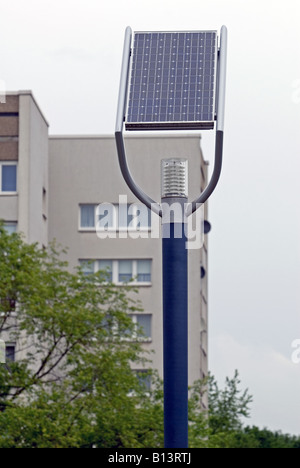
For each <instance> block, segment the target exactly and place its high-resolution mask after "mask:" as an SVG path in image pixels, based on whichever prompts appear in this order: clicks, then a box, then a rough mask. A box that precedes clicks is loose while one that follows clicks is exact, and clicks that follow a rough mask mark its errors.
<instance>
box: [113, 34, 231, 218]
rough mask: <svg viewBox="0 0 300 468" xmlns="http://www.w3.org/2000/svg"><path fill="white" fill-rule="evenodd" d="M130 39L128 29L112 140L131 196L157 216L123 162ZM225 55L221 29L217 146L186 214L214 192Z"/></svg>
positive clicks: (218, 169)
mask: <svg viewBox="0 0 300 468" xmlns="http://www.w3.org/2000/svg"><path fill="white" fill-rule="evenodd" d="M131 36H132V30H131V28H130V27H129V26H128V27H127V28H126V32H125V42H124V50H123V59H122V71H121V81H120V90H119V99H118V112H117V121H116V131H115V139H116V145H117V151H118V157H119V164H120V169H121V172H122V175H123V177H124V180H125V182H126V183H127V185H128V187H129V188H130V190H131V191H132V192H133V194H134V195H135V196H136V197H137V198H138V199H139V200H140V201H141V202H142V203H144V204H145V205H146V206H147V207H148V208H149V209H150V210H152V211H154V212H155V213H156V214H158V215H159V216H162V210H161V206H160V204H159V203H157V202H155V201H154V200H152V198H151V197H149V196H148V195H147V194H146V193H145V192H144V191H143V190H142V189H141V188H140V187H139V186H138V185H137V184H136V183H135V181H134V179H133V177H132V175H131V173H130V170H129V167H128V164H127V159H126V150H125V145H124V139H123V126H124V116H125V107H126V97H127V88H128V77H129V61H130V52H131ZM226 53H227V28H226V27H225V26H223V27H222V29H221V43H220V52H219V64H218V65H219V69H218V77H219V79H218V89H217V127H216V143H215V165H214V170H213V174H212V177H211V180H210V182H209V184H208V186H207V187H206V189H205V190H204V191H203V192H202V194H201V195H200V196H199V197H198V198H197V199H196V200H194V201H193V202H192V203H191V204H189V207H188V209H187V213H186V215H187V216H189V215H190V214H192V213H194V211H196V209H197V208H198V207H199V205H201V204H203V203H205V202H206V200H207V199H208V197H209V196H210V195H211V194H212V192H213V191H214V189H215V187H216V185H217V183H218V180H219V177H220V174H221V168H222V153H223V127H224V103H225V81H226Z"/></svg>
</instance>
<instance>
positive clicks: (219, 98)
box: [187, 26, 227, 216]
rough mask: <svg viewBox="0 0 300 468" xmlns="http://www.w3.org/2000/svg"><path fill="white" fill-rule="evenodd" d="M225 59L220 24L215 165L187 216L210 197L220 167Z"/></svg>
mask: <svg viewBox="0 0 300 468" xmlns="http://www.w3.org/2000/svg"><path fill="white" fill-rule="evenodd" d="M226 60H227V28H226V26H222V28H221V35H220V51H219V63H218V85H217V129H216V143H215V165H214V170H213V173H212V176H211V179H210V182H209V184H208V186H207V187H206V189H205V190H204V191H203V192H202V193H201V195H200V197H198V198H197V199H196V200H194V201H193V202H192V206H190V207H189V208H188V210H187V216H189V215H190V214H192V213H194V211H196V210H197V208H199V205H201V204H202V203H205V202H206V200H207V199H208V198H209V197H210V195H211V194H212V192H213V191H214V189H215V188H216V185H217V183H218V180H219V178H220V174H221V169H222V159H223V157H222V155H223V131H224V110H225V85H226Z"/></svg>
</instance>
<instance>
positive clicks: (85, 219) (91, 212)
mask: <svg viewBox="0 0 300 468" xmlns="http://www.w3.org/2000/svg"><path fill="white" fill-rule="evenodd" d="M80 227H82V228H95V205H80Z"/></svg>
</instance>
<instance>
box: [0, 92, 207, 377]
mask: <svg viewBox="0 0 300 468" xmlns="http://www.w3.org/2000/svg"><path fill="white" fill-rule="evenodd" d="M125 141H126V149H127V153H128V159H129V165H130V168H131V171H132V174H133V176H134V178H135V180H136V181H137V183H138V184H139V185H140V186H141V187H143V189H144V191H145V192H146V193H148V194H149V195H150V196H151V197H152V198H153V199H154V200H157V201H160V197H161V187H160V183H161V182H160V180H161V178H160V163H161V160H162V159H165V158H174V157H175V158H186V159H187V160H188V162H189V168H190V170H189V198H190V199H194V198H196V197H197V196H198V195H199V193H200V191H201V190H203V188H204V187H205V185H206V182H207V181H206V178H207V163H206V162H205V161H204V159H203V155H202V151H201V147H200V135H199V133H197V132H196V133H192V134H184V133H182V132H181V133H173V134H171V133H167V134H166V133H152V132H148V133H145V134H141V133H139V134H133V133H131V134H129V136H128V137H127V138H126V140H125ZM0 169H1V170H0V218H1V219H3V220H4V222H5V226H6V228H7V230H9V231H11V232H12V231H14V230H17V231H19V232H22V233H24V238H25V240H26V241H27V242H39V243H40V245H47V243H48V242H49V241H50V240H52V239H54V238H55V239H56V240H57V241H58V242H59V243H60V244H61V245H63V246H65V247H67V248H68V252H67V260H68V262H69V265H70V268H71V269H73V268H74V267H77V266H78V265H81V266H82V268H83V269H84V271H85V273H86V274H89V273H90V272H91V271H97V270H103V269H106V270H107V272H108V274H109V276H110V278H111V280H112V281H113V282H114V283H116V284H119V285H120V286H121V285H122V284H123V283H124V282H126V281H128V280H133V284H135V285H136V287H137V288H138V290H139V299H140V300H141V302H142V305H143V312H141V313H139V314H136V315H134V316H132V319H133V321H135V322H137V323H138V324H139V325H140V326H141V327H143V329H144V334H145V340H144V343H143V346H144V347H145V349H149V350H154V353H153V355H152V361H153V367H154V368H155V369H157V370H158V372H159V374H160V375H161V377H162V376H163V353H162V349H163V348H162V345H163V343H162V340H163V338H162V336H163V333H162V252H161V243H162V242H161V238H160V236H159V226H160V220H159V219H158V217H157V216H156V215H154V214H152V215H151V213H150V212H149V211H148V210H147V209H145V207H143V206H142V205H141V204H140V202H139V201H138V200H137V199H136V198H135V197H134V196H133V195H132V193H131V192H130V190H129V189H128V188H127V186H126V184H125V182H124V181H123V178H122V175H121V173H120V169H119V166H118V159H117V153H116V146H115V140H114V137H113V136H112V135H97V136H77V135H72V136H49V135H48V123H47V121H46V119H45V118H44V116H43V114H42V112H41V110H40V109H39V106H38V104H37V102H36V101H35V99H34V97H33V95H32V93H31V92H29V91H28V92H27V91H24V92H18V93H9V94H8V95H7V96H6V103H5V104H0ZM204 217H205V218H207V207H205V210H204ZM157 229H158V231H157ZM188 255H189V383H190V384H191V383H192V382H193V381H195V380H196V379H199V378H202V377H203V376H205V375H207V369H208V363H207V329H208V312H207V235H205V236H204V237H203V245H202V247H201V248H197V249H190V250H189V254H188ZM13 346H14V344H13V343H9V344H8V350H7V352H9V353H10V356H11V355H12V353H13ZM136 370H140V371H141V370H142V369H136Z"/></svg>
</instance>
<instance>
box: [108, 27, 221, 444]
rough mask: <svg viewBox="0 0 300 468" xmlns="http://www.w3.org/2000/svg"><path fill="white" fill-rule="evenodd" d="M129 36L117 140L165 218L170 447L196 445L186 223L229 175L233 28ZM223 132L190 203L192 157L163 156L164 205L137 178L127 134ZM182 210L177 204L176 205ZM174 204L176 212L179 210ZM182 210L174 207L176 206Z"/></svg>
mask: <svg viewBox="0 0 300 468" xmlns="http://www.w3.org/2000/svg"><path fill="white" fill-rule="evenodd" d="M132 36H133V34H132V31H131V28H130V27H128V28H127V29H126V33H125V41H124V51H123V60H122V70H121V80H120V89H119V100H118V110H117V120H116V130H115V138H116V145H117V151H118V158H119V165H120V169H121V172H122V174H123V177H124V179H125V181H126V183H127V185H128V186H129V188H130V189H131V191H132V192H133V193H134V195H135V196H136V197H137V198H138V199H139V200H140V201H141V202H142V203H144V204H145V205H146V206H147V207H148V208H149V209H151V210H152V211H154V212H155V213H157V214H158V215H159V216H161V217H162V238H163V324H164V332H163V336H164V421H165V447H168V448H185V447H188V435H187V434H188V414H187V403H188V374H187V368H188V353H187V348H188V327H187V323H188V320H187V310H188V303H187V302H188V299H187V271H188V270H187V250H186V237H185V222H186V219H187V217H188V216H189V215H191V214H192V213H193V212H195V211H196V210H197V208H198V207H199V206H200V205H202V204H203V203H204V202H205V201H206V200H207V199H208V197H209V196H210V195H211V194H212V192H213V191H214V189H215V187H216V185H217V183H218V180H219V177H220V173H221V167H222V153H223V131H224V104H225V80H226V51H227V29H226V27H225V26H223V27H222V28H221V32H220V37H218V33H217V31H183V32H181V31H179V32H178V31H174V32H135V33H134V37H133V41H132ZM124 128H125V130H126V131H136V132H137V131H141V130H143V131H151V130H175V131H181V130H186V129H187V130H213V129H215V163H214V169H213V173H212V176H211V179H210V182H209V183H208V185H207V187H206V188H205V189H204V191H203V192H202V193H200V195H199V196H198V198H196V199H195V200H193V201H192V202H191V203H189V204H187V203H186V202H187V200H188V193H187V162H186V161H185V160H183V159H170V160H163V161H162V199H161V203H157V202H155V201H154V200H152V198H151V197H149V196H148V195H147V194H146V193H145V192H144V191H143V190H142V189H141V187H139V186H138V185H137V184H136V182H135V181H134V179H133V177H132V175H131V173H130V169H129V167H128V163H127V158H126V151H125V145H124V138H123V132H124ZM174 207H175V208H174ZM171 208H172V209H171ZM173 208H174V209H173Z"/></svg>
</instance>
